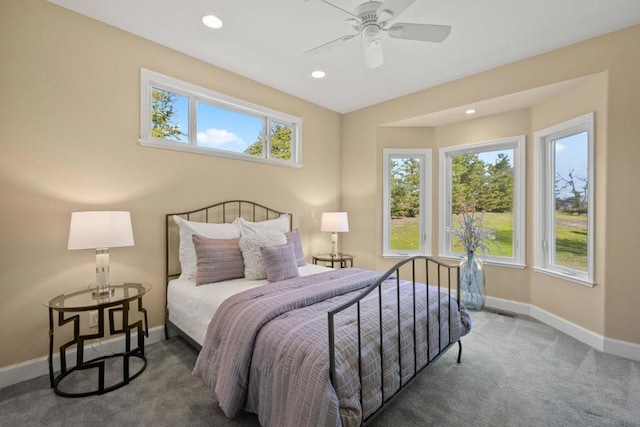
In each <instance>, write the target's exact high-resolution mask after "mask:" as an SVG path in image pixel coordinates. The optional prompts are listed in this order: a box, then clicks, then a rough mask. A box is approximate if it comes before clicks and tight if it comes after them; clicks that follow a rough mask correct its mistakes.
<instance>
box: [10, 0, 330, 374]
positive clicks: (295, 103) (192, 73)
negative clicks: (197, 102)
mask: <svg viewBox="0 0 640 427" xmlns="http://www.w3.org/2000/svg"><path fill="white" fill-rule="evenodd" d="M0 58H1V59H0V61H1V65H0V99H1V102H0V146H1V151H0V194H1V195H2V201H1V204H0V235H1V236H2V238H1V239H2V245H1V249H0V263H1V265H0V342H1V343H3V349H2V351H0V367H2V366H7V365H10V364H14V363H17V362H23V361H27V360H31V359H34V358H37V357H40V356H44V355H45V354H47V351H48V347H47V345H48V338H47V330H48V323H47V310H46V309H45V307H43V305H42V303H43V301H45V300H47V299H48V298H50V297H52V296H54V295H56V294H58V293H61V292H63V291H67V290H71V289H74V288H78V287H83V286H85V285H86V284H87V283H88V282H91V281H95V275H94V271H95V270H94V269H95V254H94V253H93V252H92V251H68V250H67V249H66V245H67V237H68V231H69V220H70V215H71V212H72V211H76V210H102V209H105V210H114V209H118V210H119V209H122V210H129V211H131V217H132V221H133V229H134V235H135V246H134V247H129V248H114V249H112V250H111V279H112V281H114V282H116V281H143V282H147V283H149V284H151V285H153V289H152V291H151V292H150V294H149V295H148V296H147V297H145V305H146V307H147V308H148V310H149V321H150V326H152V327H153V326H158V325H161V324H162V323H163V318H164V305H165V280H164V277H163V273H164V234H163V224H164V214H165V213H169V212H175V211H183V210H188V209H194V208H198V207H201V206H204V205H206V204H209V203H212V202H216V201H222V200H226V199H232V198H240V199H246V200H254V201H257V202H259V203H262V204H264V205H267V206H270V207H273V208H275V209H279V210H284V211H289V212H292V213H293V214H294V227H298V228H300V229H301V232H302V236H303V240H304V242H303V243H304V248H305V252H306V253H307V254H311V253H312V252H314V251H318V250H320V249H322V248H324V247H325V246H326V245H328V237H327V236H326V235H322V234H321V233H320V232H319V231H318V230H319V228H320V227H319V216H320V212H322V211H323V210H335V209H338V208H339V204H338V203H339V196H340V185H341V179H340V173H341V160H340V158H341V151H340V150H341V126H342V123H341V116H340V115H339V114H337V113H335V112H331V111H329V110H326V109H323V108H320V107H318V106H315V105H313V104H310V103H307V102H304V101H302V100H300V99H298V98H295V97H292V96H289V95H286V94H283V93H281V92H278V91H276V90H274V89H271V88H269V87H266V86H263V85H260V84H258V83H256V82H253V81H250V80H247V79H245V78H242V77H240V76H238V75H235V74H232V73H229V72H227V71H224V70H221V69H219V68H216V67H213V66H211V65H207V64H205V63H203V62H200V61H198V60H195V59H193V58H191V57H188V56H185V55H182V54H179V53H177V52H175V51H172V50H170V49H167V48H165V47H162V46H159V45H156V44H153V43H151V42H149V41H146V40H143V39H141V38H138V37H135V36H133V35H131V34H128V33H125V32H123V31H120V30H117V29H115V28H113V27H109V26H107V25H104V24H101V23H99V22H97V21H94V20H92V19H89V18H86V17H84V16H82V15H79V14H76V13H73V12H70V11H68V10H66V9H63V8H60V7H57V6H55V5H52V4H50V3H47V2H45V1H44V0H10V1H7V0H3V1H2V2H1V3H0ZM141 67H145V68H148V69H151V70H154V71H158V72H160V73H163V74H166V75H169V76H172V77H176V78H178V79H182V80H185V81H188V82H190V83H194V84H197V85H200V86H203V87H206V88H209V89H212V90H215V91H218V92H221V93H224V94H227V95H230V96H234V97H237V98H240V99H243V100H246V101H249V102H253V103H256V104H260V105H263V106H266V107H269V108H272V109H275V110H279V111H282V112H284V113H288V114H292V115H296V116H299V117H302V119H303V132H304V133H303V143H304V149H303V163H304V167H303V168H301V169H293V168H283V167H277V166H271V165H263V164H258V163H252V162H243V161H237V160H230V159H222V158H215V157H210V156H204V155H198V154H190V153H182V152H177V151H168V150H161V149H155V148H149V147H142V146H140V144H139V143H138V142H137V139H138V136H139V117H140V113H139V111H140V110H139V105H140V101H139V97H140V95H139V94H140V68H141ZM312 212H314V213H315V214H316V215H315V218H314V219H312V218H311V213H312Z"/></svg>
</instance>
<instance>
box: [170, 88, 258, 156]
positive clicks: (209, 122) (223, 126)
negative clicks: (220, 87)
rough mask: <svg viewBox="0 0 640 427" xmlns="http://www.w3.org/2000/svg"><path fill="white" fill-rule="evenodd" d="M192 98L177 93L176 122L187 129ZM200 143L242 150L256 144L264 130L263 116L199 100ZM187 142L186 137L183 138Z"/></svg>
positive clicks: (225, 148)
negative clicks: (254, 115) (247, 113)
mask: <svg viewBox="0 0 640 427" xmlns="http://www.w3.org/2000/svg"><path fill="white" fill-rule="evenodd" d="M188 111H189V99H188V98H187V97H185V96H181V95H176V99H175V101H174V113H175V114H174V116H173V122H174V123H176V124H177V125H179V126H180V128H181V129H183V132H185V133H186V132H187V131H188V129H189V117H188ZM197 114H198V129H197V141H198V145H200V146H203V147H210V148H217V149H221V150H229V151H235V152H242V151H244V150H245V149H246V148H247V147H248V146H250V145H251V144H253V143H254V142H255V141H256V139H257V137H258V134H260V133H261V132H262V119H261V118H259V117H252V116H248V115H246V114H241V113H236V112H234V111H231V110H224V109H222V108H217V107H213V106H211V105H208V104H203V103H198V112H197ZM180 141H183V142H187V137H182V138H180Z"/></svg>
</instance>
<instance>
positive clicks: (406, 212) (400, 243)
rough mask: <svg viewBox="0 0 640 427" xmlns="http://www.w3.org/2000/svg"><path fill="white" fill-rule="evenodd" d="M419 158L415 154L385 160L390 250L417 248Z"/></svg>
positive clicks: (418, 244)
mask: <svg viewBox="0 0 640 427" xmlns="http://www.w3.org/2000/svg"><path fill="white" fill-rule="evenodd" d="M420 162H421V159H420V158H419V157H393V158H392V159H391V161H390V162H389V165H390V169H391V170H390V171H389V180H390V193H391V194H390V199H391V200H390V211H391V212H390V218H391V224H390V227H389V246H390V249H391V250H392V251H419V250H420V246H421V245H420V235H421V227H420V200H421V197H420V182H421V177H420V170H421V164H420Z"/></svg>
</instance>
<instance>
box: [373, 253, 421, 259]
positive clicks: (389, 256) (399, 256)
mask: <svg viewBox="0 0 640 427" xmlns="http://www.w3.org/2000/svg"><path fill="white" fill-rule="evenodd" d="M412 256H430V257H433V255H432V254H423V253H418V252H415V253H407V254H393V253H391V254H382V258H384V259H406V258H411V257H412Z"/></svg>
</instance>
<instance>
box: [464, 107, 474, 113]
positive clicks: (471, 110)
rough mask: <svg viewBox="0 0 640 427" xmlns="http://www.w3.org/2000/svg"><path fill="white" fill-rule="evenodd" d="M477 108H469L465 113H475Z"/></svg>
mask: <svg viewBox="0 0 640 427" xmlns="http://www.w3.org/2000/svg"><path fill="white" fill-rule="evenodd" d="M475 112H476V110H474V109H473V108H469V109H468V110H467V111H465V112H464V113H465V114H475Z"/></svg>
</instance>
